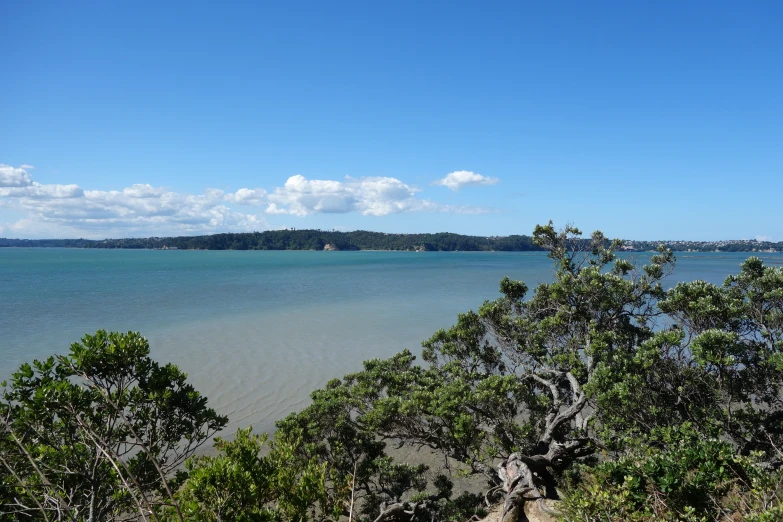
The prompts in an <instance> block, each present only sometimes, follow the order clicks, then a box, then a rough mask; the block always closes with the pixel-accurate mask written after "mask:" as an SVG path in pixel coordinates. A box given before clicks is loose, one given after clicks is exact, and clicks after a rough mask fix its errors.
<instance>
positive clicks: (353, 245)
mask: <svg viewBox="0 0 783 522" xmlns="http://www.w3.org/2000/svg"><path fill="white" fill-rule="evenodd" d="M661 244H663V245H666V246H667V247H668V248H671V249H672V250H673V251H676V252H783V242H777V243H774V242H770V241H756V240H754V239H741V240H726V241H667V240H660V241H640V240H623V242H622V246H621V248H620V249H621V250H622V251H628V252H645V251H651V250H655V249H656V248H657V247H658V246H659V245H661ZM4 247H5V248H13V247H27V248H31V247H32V248H36V247H48V248H109V249H115V248H129V249H151V250H327V251H339V250H349V251H350V250H377V251H416V252H433V251H434V252H456V251H466V252H477V251H500V252H528V251H540V250H542V249H541V248H540V247H538V246H536V245H535V244H534V243H533V240H532V238H531V237H530V236H525V235H511V236H467V235H462V234H452V233H448V232H441V233H437V234H388V233H384V232H368V231H364V230H358V231H354V232H337V231H325V230H296V229H290V230H268V231H266V232H245V233H223V234H211V235H206V236H179V237H148V238H124V239H6V238H0V248H4Z"/></svg>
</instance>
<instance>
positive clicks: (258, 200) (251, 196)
mask: <svg viewBox="0 0 783 522" xmlns="http://www.w3.org/2000/svg"><path fill="white" fill-rule="evenodd" d="M225 199H226V201H231V202H232V203H238V204H240V205H249V206H253V207H258V206H261V205H263V204H264V201H265V200H266V190H264V189H262V188H255V189H249V188H241V189H239V190H237V191H236V192H234V193H233V194H226V196H225Z"/></svg>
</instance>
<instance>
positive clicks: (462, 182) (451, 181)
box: [432, 170, 500, 192]
mask: <svg viewBox="0 0 783 522" xmlns="http://www.w3.org/2000/svg"><path fill="white" fill-rule="evenodd" d="M498 181H500V180H499V179H498V178H491V177H489V176H482V175H481V174H476V173H475V172H470V171H469V170H457V171H455V172H449V173H448V174H446V176H445V177H443V178H441V179H437V180H435V181H433V182H432V184H433V185H439V186H441V187H446V188H448V189H451V190H453V191H454V192H456V191H458V190H459V189H461V188H462V187H466V186H468V185H495V184H497V183H498Z"/></svg>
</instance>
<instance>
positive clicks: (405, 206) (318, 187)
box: [266, 174, 441, 216]
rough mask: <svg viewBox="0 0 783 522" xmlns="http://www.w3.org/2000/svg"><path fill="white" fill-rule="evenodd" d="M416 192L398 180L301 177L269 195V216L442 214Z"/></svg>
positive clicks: (290, 179) (299, 175) (296, 176)
mask: <svg viewBox="0 0 783 522" xmlns="http://www.w3.org/2000/svg"><path fill="white" fill-rule="evenodd" d="M416 192H418V191H417V190H416V189H414V188H412V187H410V186H408V185H406V184H405V183H403V182H402V181H400V180H398V179H397V178H387V177H365V178H352V177H350V176H349V177H346V178H345V181H333V180H321V179H314V180H309V179H307V178H305V177H304V176H302V175H301V174H297V175H295V176H291V177H290V178H288V181H286V182H285V185H284V186H283V187H278V188H276V189H275V191H274V192H273V193H271V194H269V195H267V200H268V201H269V205H268V206H267V209H266V211H267V213H269V214H293V215H296V216H307V215H310V214H319V213H327V214H328V213H334V214H343V213H347V212H360V213H362V214H364V215H366V216H386V215H388V214H398V213H401V212H415V211H438V210H441V207H440V206H439V205H438V204H436V203H433V202H432V201H428V200H425V199H419V198H417V197H416Z"/></svg>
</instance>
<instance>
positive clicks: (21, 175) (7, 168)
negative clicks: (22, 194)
mask: <svg viewBox="0 0 783 522" xmlns="http://www.w3.org/2000/svg"><path fill="white" fill-rule="evenodd" d="M30 169H31V167H30V165H22V166H21V167H16V168H14V167H12V166H11V165H3V164H2V163H0V187H26V186H28V185H30V184H32V180H31V179H30V174H29V173H28V172H27V171H28V170H30Z"/></svg>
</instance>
